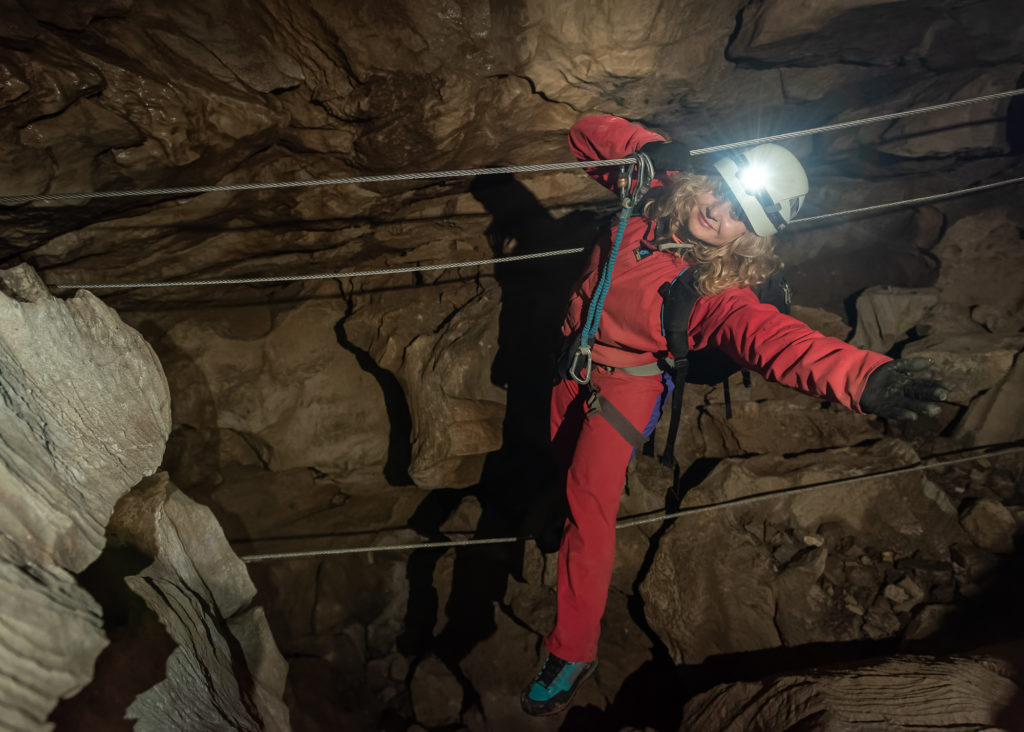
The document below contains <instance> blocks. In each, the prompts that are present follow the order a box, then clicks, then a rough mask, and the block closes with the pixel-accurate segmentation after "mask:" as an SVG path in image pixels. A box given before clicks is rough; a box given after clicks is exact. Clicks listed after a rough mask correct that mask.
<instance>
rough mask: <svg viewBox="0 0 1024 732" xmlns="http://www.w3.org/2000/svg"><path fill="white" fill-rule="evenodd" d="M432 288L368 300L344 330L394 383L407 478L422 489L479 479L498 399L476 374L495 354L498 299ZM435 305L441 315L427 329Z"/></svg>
mask: <svg viewBox="0 0 1024 732" xmlns="http://www.w3.org/2000/svg"><path fill="white" fill-rule="evenodd" d="M438 289H439V291H437V292H430V291H426V292H423V291H420V292H413V293H401V294H398V293H395V294H382V295H380V296H374V297H373V300H377V303H376V307H375V308H374V309H373V311H367V310H366V306H365V305H364V306H363V307H362V308H361V310H359V311H357V312H356V314H355V315H353V316H351V317H350V319H349V320H346V323H345V329H346V332H348V333H350V335H349V336H348V337H349V338H350V339H351V340H352V341H353V342H354V343H359V344H365V345H362V347H363V348H366V350H368V351H369V352H370V353H371V354H372V355H373V356H374V358H375V360H376V361H377V363H378V364H379V365H380V366H381V368H383V369H385V370H387V371H389V372H392V373H394V374H395V377H396V378H397V380H398V382H399V383H400V384H401V385H402V391H403V392H404V395H405V398H406V399H407V401H408V408H409V413H410V415H411V419H412V432H411V441H412V456H411V462H410V465H409V475H410V476H411V477H412V479H413V480H414V481H415V483H416V484H417V485H418V486H420V487H422V488H441V487H453V488H460V487H466V486H469V485H472V484H473V483H475V482H477V481H478V480H479V479H480V474H481V471H482V469H483V460H484V457H485V456H486V454H487V453H488V452H491V451H494V450H497V449H498V448H499V447H500V446H501V442H502V432H501V426H502V421H503V419H504V415H505V393H504V391H503V390H502V389H500V388H499V387H497V386H495V385H494V384H493V383H492V382H491V371H490V369H487V368H481V366H482V365H484V364H493V363H494V361H495V358H496V355H497V343H496V338H495V329H494V327H493V324H494V322H495V319H496V318H497V316H498V312H497V310H496V308H495V305H496V304H497V298H498V293H497V291H496V290H495V289H494V288H493V287H491V286H485V287H483V288H481V289H478V288H476V287H473V286H469V285H459V286H450V285H449V286H442V287H440V288H438ZM410 298H414V300H413V301H412V302H409V300H410ZM438 299H440V303H437V300H438ZM428 303H430V304H428ZM438 304H440V305H441V308H442V312H445V313H447V315H446V316H444V317H443V318H442V320H441V322H440V323H437V324H433V325H432V324H431V322H430V321H431V318H430V315H429V314H430V313H431V311H432V309H433V308H436V307H437V305H438Z"/></svg>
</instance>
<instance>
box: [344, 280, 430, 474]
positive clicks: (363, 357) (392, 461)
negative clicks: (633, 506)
mask: <svg viewBox="0 0 1024 732" xmlns="http://www.w3.org/2000/svg"><path fill="white" fill-rule="evenodd" d="M351 314H352V299H351V298H350V299H349V300H348V306H347V309H346V312H345V315H344V316H342V318H341V320H339V321H338V322H337V323H336V324H335V326H334V334H335V336H336V337H337V339H338V345H339V346H341V347H342V348H344V349H345V350H346V351H348V352H349V353H351V354H352V355H353V356H355V358H356V362H357V363H358V364H359V367H360V368H361V369H363V371H365V372H366V373H368V374H370V376H372V377H373V378H374V379H375V380H376V381H377V385H378V386H380V390H381V393H382V394H383V396H384V411H385V412H386V413H387V417H388V450H387V458H386V460H385V463H384V479H385V480H386V481H387V482H388V485H412V484H413V480H412V478H411V477H409V465H410V463H411V462H412V414H411V413H410V412H409V403H408V402H407V401H406V399H405V392H404V391H402V386H401V384H399V383H398V379H397V378H396V377H395V375H394V374H393V373H391V372H390V371H388V370H387V369H384V368H381V367H380V366H378V365H377V362H376V361H374V360H373V357H372V356H371V355H370V353H369V352H368V351H366V350H364V349H362V348H360V347H359V346H357V345H356V344H355V343H353V342H352V341H351V340H349V337H348V334H347V333H346V332H345V321H346V320H348V317H349V316H350V315H351Z"/></svg>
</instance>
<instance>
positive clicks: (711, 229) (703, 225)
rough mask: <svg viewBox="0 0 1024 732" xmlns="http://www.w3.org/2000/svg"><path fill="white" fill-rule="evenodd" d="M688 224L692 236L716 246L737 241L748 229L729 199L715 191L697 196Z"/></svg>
mask: <svg viewBox="0 0 1024 732" xmlns="http://www.w3.org/2000/svg"><path fill="white" fill-rule="evenodd" d="M686 226H687V228H688V229H689V230H690V234H691V236H694V237H696V238H697V239H700V240H701V241H702V242H704V243H706V244H710V245H711V246H714V247H720V246H723V245H725V244H728V243H729V242H732V241H735V240H736V239H737V238H738V237H739V236H740V235H741V234H743V233H744V232H746V231H747V226H746V224H744V223H743V219H742V218H741V217H740V215H739V214H738V213H737V212H736V211H735V210H734V209H733V205H732V203H731V202H730V201H729V199H728V198H725V197H724V196H721V195H719V194H717V193H716V192H715V191H705V192H704V193H701V194H699V195H698V196H697V201H696V202H695V203H694V204H693V208H692V209H691V210H690V215H689V217H688V218H687V221H686Z"/></svg>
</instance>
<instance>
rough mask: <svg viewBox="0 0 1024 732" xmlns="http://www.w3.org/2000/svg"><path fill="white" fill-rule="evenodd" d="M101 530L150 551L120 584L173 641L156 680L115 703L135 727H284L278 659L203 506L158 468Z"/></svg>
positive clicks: (250, 589) (239, 568) (241, 572)
mask: <svg viewBox="0 0 1024 732" xmlns="http://www.w3.org/2000/svg"><path fill="white" fill-rule="evenodd" d="M109 531H110V535H111V539H112V543H113V544H114V545H115V546H119V547H131V548H134V549H136V550H137V551H139V552H141V553H142V554H143V555H144V556H147V557H149V558H152V559H153V562H152V564H150V565H148V566H147V567H145V568H144V569H143V570H142V571H141V572H140V573H139V574H136V575H133V576H131V577H128V578H126V582H127V584H128V586H129V587H130V588H131V589H132V591H134V592H135V593H136V594H138V595H139V596H141V597H142V598H143V599H144V600H145V602H146V605H147V606H148V607H149V609H150V610H152V611H153V612H154V613H155V614H156V615H157V616H158V617H159V619H160V622H161V624H163V626H164V627H165V628H166V631H167V633H168V635H169V636H170V637H171V640H172V641H173V642H174V644H175V645H176V648H174V650H173V651H172V652H171V654H170V657H169V658H168V659H167V670H166V678H165V679H164V680H163V681H161V682H160V683H158V684H157V685H155V686H153V687H152V688H150V689H148V690H146V691H145V692H143V693H142V694H140V695H139V696H138V697H136V699H135V700H134V701H133V702H132V704H131V706H129V707H128V708H127V710H125V711H124V716H125V717H126V718H127V719H131V720H135V729H137V730H151V731H153V732H158V731H160V730H175V729H200V728H210V729H212V728H216V729H237V730H243V729H244V730H248V729H261V730H282V731H283V730H288V729H290V726H289V724H288V710H287V707H285V705H284V701H283V699H282V697H283V695H284V684H285V677H286V676H287V674H288V666H287V664H286V663H285V661H284V658H282V656H281V654H280V652H279V651H278V650H277V646H276V645H275V644H274V640H273V638H272V636H271V635H270V629H269V627H268V625H267V621H266V617H265V615H264V612H263V608H261V607H256V606H254V605H253V599H254V598H255V595H256V588H255V586H254V585H253V584H252V580H250V579H249V575H248V574H247V573H246V571H245V566H244V565H243V564H242V562H241V560H239V559H238V557H237V556H236V555H235V553H234V551H233V550H232V549H231V547H230V546H229V545H228V543H227V541H226V540H225V539H224V534H223V530H222V529H221V528H220V526H219V524H218V523H217V520H216V518H214V516H213V514H212V513H211V512H210V510H209V509H207V508H205V507H203V506H200V505H198V504H196V503H195V502H193V501H191V500H189V499H188V498H187V497H185V496H184V494H182V493H181V492H180V491H178V490H177V489H176V488H175V487H174V486H173V485H171V484H170V483H169V482H168V479H167V474H166V473H161V474H159V475H158V476H155V477H154V478H152V479H150V480H148V481H146V482H143V483H142V484H140V485H139V486H137V487H136V488H135V489H134V490H133V491H132V492H131V493H129V494H128V495H127V496H125V498H123V499H122V500H121V501H120V502H119V503H118V507H117V511H116V513H115V515H114V517H113V519H112V521H111V525H110V530H109Z"/></svg>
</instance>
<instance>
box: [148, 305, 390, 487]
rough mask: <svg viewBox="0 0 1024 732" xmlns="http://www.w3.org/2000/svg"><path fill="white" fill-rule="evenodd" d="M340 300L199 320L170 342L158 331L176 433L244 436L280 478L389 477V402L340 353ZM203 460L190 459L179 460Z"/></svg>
mask: <svg viewBox="0 0 1024 732" xmlns="http://www.w3.org/2000/svg"><path fill="white" fill-rule="evenodd" d="M332 290H333V291H334V292H336V288H335V287H334V286H331V285H324V286H321V287H319V288H316V289H314V290H311V294H313V295H316V294H318V293H319V294H321V295H322V296H323V299H309V300H307V301H306V302H304V303H303V304H301V305H299V306H297V307H294V308H290V309H288V310H287V311H285V312H283V313H280V314H278V315H277V316H276V317H275V313H274V311H273V309H272V308H271V307H269V306H262V307H261V306H252V307H250V308H238V309H236V310H235V311H234V318H233V321H232V322H225V321H224V320H223V319H222V318H221V317H217V318H210V317H209V316H205V315H202V314H197V315H196V316H194V317H192V318H188V319H182V320H180V321H178V322H177V323H175V324H174V325H172V326H171V327H170V328H168V329H167V331H166V332H165V333H160V327H159V326H158V325H156V324H155V323H154V324H153V325H152V326H151V328H152V330H153V331H154V333H153V340H154V343H155V347H156V349H157V350H158V352H160V353H161V354H162V356H163V360H164V366H165V368H166V370H167V378H168V381H169V383H170V385H171V389H172V392H173V393H174V395H175V422H176V426H177V427H182V426H186V425H187V426H189V427H192V428H210V427H216V428H219V430H221V431H232V432H235V433H237V434H238V435H241V436H242V437H243V439H244V440H245V441H246V442H248V443H249V444H250V445H251V446H252V447H253V448H254V449H255V450H256V451H257V452H258V454H259V458H260V461H261V462H262V463H263V464H264V465H266V466H267V467H268V468H270V469H271V470H274V471H285V470H288V469H291V468H297V467H309V466H312V467H314V468H315V469H317V470H319V471H321V472H324V473H331V474H334V475H337V476H340V477H344V476H345V475H346V474H350V473H354V472H357V471H360V470H363V471H366V470H368V469H370V468H374V469H376V470H380V468H381V467H382V466H383V464H384V462H385V458H386V453H387V448H388V428H387V415H386V412H385V405H384V396H383V394H382V393H381V387H380V385H379V384H378V383H377V382H376V381H375V379H374V378H373V376H372V375H371V374H369V373H367V372H366V371H365V370H364V369H363V368H362V367H361V366H360V364H359V360H358V359H359V357H358V355H357V354H353V353H352V352H351V351H349V350H347V349H346V348H345V347H344V345H343V344H341V343H339V339H338V335H337V333H336V330H335V329H336V326H337V323H338V321H339V320H341V319H342V318H343V316H344V309H343V305H342V304H341V303H339V302H338V301H337V300H336V299H331V298H330V293H331V291H332ZM144 327H145V326H144ZM211 437H213V438H215V441H214V444H217V443H220V442H223V441H224V440H225V439H226V436H225V435H224V434H223V432H222V433H221V434H213V435H211ZM197 447H200V446H197ZM206 447H207V449H208V448H209V444H207V446H206ZM197 458H198V455H197V454H196V453H193V452H191V451H190V452H189V453H187V454H185V455H182V456H181V457H180V458H179V460H182V461H187V460H195V459H197Z"/></svg>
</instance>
